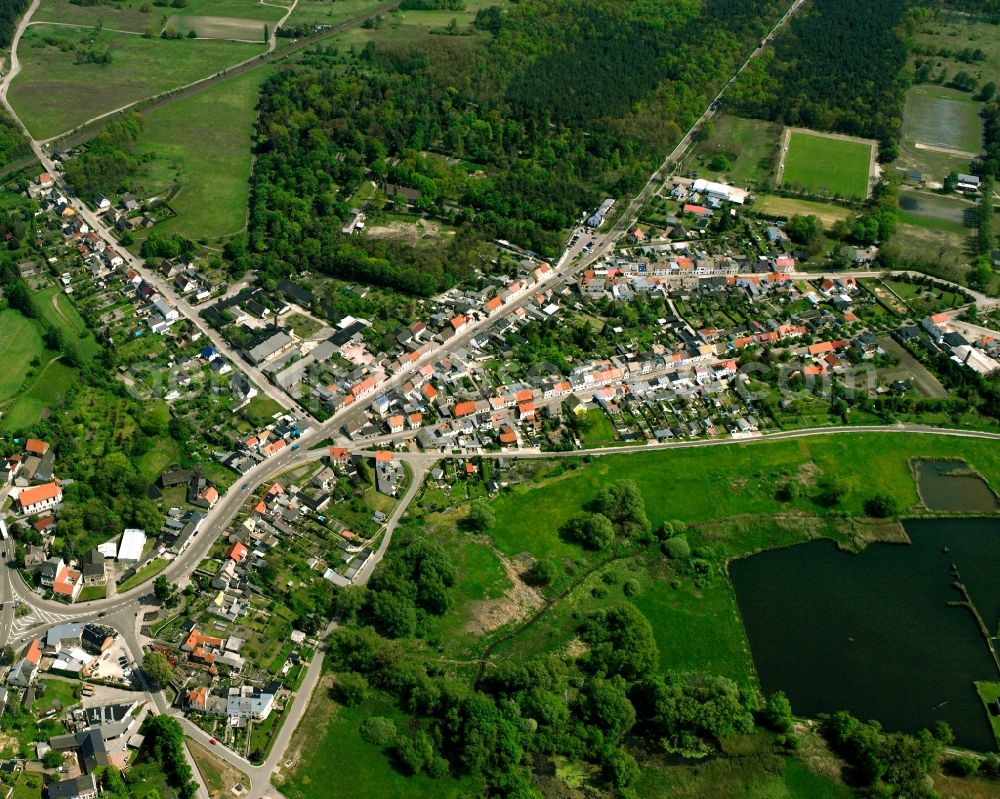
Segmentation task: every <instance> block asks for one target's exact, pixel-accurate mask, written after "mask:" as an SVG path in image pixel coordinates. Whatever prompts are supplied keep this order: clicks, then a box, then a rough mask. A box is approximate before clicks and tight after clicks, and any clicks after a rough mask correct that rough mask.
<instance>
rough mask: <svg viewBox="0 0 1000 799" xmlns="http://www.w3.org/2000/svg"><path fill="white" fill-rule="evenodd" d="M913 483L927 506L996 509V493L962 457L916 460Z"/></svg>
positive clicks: (955, 509)
mask: <svg viewBox="0 0 1000 799" xmlns="http://www.w3.org/2000/svg"><path fill="white" fill-rule="evenodd" d="M916 469H917V487H918V488H919V490H920V498H921V499H923V501H924V505H926V506H927V509H928V510H936V511H952V512H966V513H991V512H993V511H996V510H1000V504H998V503H997V498H996V494H994V493H993V491H992V490H991V489H990V487H989V484H988V483H987V482H986V481H985V480H984V479H983V478H982V476H980V475H979V474H978V473H977V472H975V471H973V470H972V469H970V468H969V467H968V466H967V465H966V463H965V461H960V460H954V461H947V460H941V461H932V460H920V461H917V463H916Z"/></svg>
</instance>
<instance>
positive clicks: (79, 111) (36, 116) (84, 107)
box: [9, 25, 264, 138]
mask: <svg viewBox="0 0 1000 799" xmlns="http://www.w3.org/2000/svg"><path fill="white" fill-rule="evenodd" d="M90 33H91V31H89V30H83V29H81V30H76V29H73V28H62V27H59V28H57V27H54V26H39V25H35V26H32V27H30V28H28V30H27V31H26V32H25V34H24V37H23V38H22V40H21V44H20V45H19V47H18V55H19V56H20V59H21V72H20V73H19V74H18V76H17V78H15V80H14V82H13V84H12V85H11V87H10V98H9V99H10V102H11V104H12V105H13V106H14V109H15V110H16V111H17V113H18V115H19V116H20V117H21V119H22V120H23V121H24V123H25V125H27V127H28V129H29V130H30V131H31V133H32V135H33V136H35V137H36V138H48V137H51V136H55V135H58V134H60V133H63V132H66V131H68V130H71V129H72V128H75V127H76V126H78V125H81V124H82V123H84V122H86V121H88V120H90V119H92V118H94V117H97V116H100V115H101V114H105V113H107V112H109V111H114V110H115V109H117V108H120V107H121V106H123V105H127V104H129V103H132V102H135V101H137V100H142V99H144V98H146V97H151V96H153V95H156V94H159V93H161V92H164V91H166V90H168V89H173V88H177V87H180V86H184V85H186V84H188V83H191V82H192V81H196V80H199V79H201V78H207V77H209V76H211V75H214V74H215V73H217V72H219V71H220V70H223V69H225V68H227V67H230V66H232V65H234V64H237V63H239V62H240V61H244V60H246V59H248V58H251V57H252V56H254V55H256V54H258V53H260V52H262V51H263V49H264V45H263V44H245V43H241V42H226V41H207V40H195V39H180V40H172V41H170V40H166V39H160V38H153V39H146V38H143V37H142V36H135V35H131V34H126V33H113V32H110V31H108V30H104V31H103V32H101V33H100V34H98V36H97V37H96V40H95V41H94V43H93V44H92V45H89V47H91V48H92V49H95V50H97V51H99V52H103V51H104V50H105V49H106V48H107V49H108V50H110V52H111V57H112V62H111V63H110V64H76V63H74V60H75V58H76V55H75V52H74V51H73V50H69V51H66V52H64V51H63V50H62V49H60V48H59V47H54V46H51V45H47V44H45V42H44V41H43V39H44V37H45V36H61V37H65V38H67V39H69V40H71V41H74V42H79V41H81V40H82V38H83V37H84V36H86V35H89V34H90Z"/></svg>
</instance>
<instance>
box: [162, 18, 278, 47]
mask: <svg viewBox="0 0 1000 799" xmlns="http://www.w3.org/2000/svg"><path fill="white" fill-rule="evenodd" d="M166 27H167V28H173V29H174V30H176V31H178V32H180V33H182V34H184V35H185V36H189V35H190V34H191V33H192V32H194V34H195V36H196V37H197V38H199V39H225V40H229V41H233V42H261V43H262V44H266V43H267V39H268V37H269V36H270V34H271V31H272V30H273V26H272V25H271V24H269V23H267V22H262V21H260V20H252V19H234V18H233V17H195V16H191V15H188V14H175V15H174V16H172V17H170V19H168V20H167V24H166Z"/></svg>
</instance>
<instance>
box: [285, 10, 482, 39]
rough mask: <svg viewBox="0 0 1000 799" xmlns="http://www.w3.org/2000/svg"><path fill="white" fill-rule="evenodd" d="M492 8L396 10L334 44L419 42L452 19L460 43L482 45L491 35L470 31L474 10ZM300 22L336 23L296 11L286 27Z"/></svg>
mask: <svg viewBox="0 0 1000 799" xmlns="http://www.w3.org/2000/svg"><path fill="white" fill-rule="evenodd" d="M310 5H311V3H308V2H307V4H306V6H305V9H309V7H310ZM337 5H339V2H338V3H334V8H333V9H332V10H333V13H334V14H337V13H338V11H337V9H336V6H337ZM491 5H496V2H495V0H466V3H465V8H464V10H461V11H458V10H455V11H447V10H446V11H412V10H411V11H399V10H398V9H397V10H394V11H391V12H389V13H388V14H386V15H384V17H385V19H384V21H383V22H382V23H381V24H380V25H378V26H377V27H373V28H363V27H361V26H356V27H354V28H351V29H350V30H348V31H344V32H343V33H342V34H340V35H338V36H337V37H336V39H335V41H336V43H337V46H338V47H340V48H341V49H345V50H346V49H349V48H350V47H352V46H353V47H354V48H355V49H356V50H359V51H360V50H361V49H362V48H363V47H364V46H365V45H366V44H367V43H368V42H370V41H374V42H375V43H376V45H378V43H379V42H385V43H386V44H413V43H419V42H421V41H425V40H426V38H427V37H428V36H435V35H438V34H441V33H444V32H445V31H446V29H447V28H448V27H449V26H450V25H451V22H452V20H455V26H456V30H457V31H458V33H459V35H460V38H461V39H462V40H463V41H465V42H469V44H470V45H474V44H476V43H484V42H487V41H488V40H489V38H490V34H489V33H487V32H486V31H479V30H476V29H475V28H473V27H472V21H473V20H474V19H475V18H476V12H477V11H479V10H480V9H482V8H486V7H487V6H491ZM306 13H309V12H308V11H307V12H306ZM357 13H358V14H361V13H364V10H363V9H362V10H359V11H357ZM350 16H354V14H352V15H350ZM300 19H307V20H308V21H315V23H316V24H336V22H332V23H330V22H327V19H329V18H320V19H315V20H312V19H309V18H308V17H305V18H300V17H299V11H298V9H296V11H295V12H294V13H293V14H292V16H291V17H290V18H289V20H288V24H289V25H294V24H295V23H296V21H297V20H300ZM340 21H343V19H341V20H340ZM282 41H287V42H289V43H290V42H291V41H292V40H291V39H286V40H279V42H278V44H279V47H280V45H281V43H282Z"/></svg>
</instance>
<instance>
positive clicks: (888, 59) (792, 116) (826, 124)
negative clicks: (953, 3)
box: [730, 0, 912, 160]
mask: <svg viewBox="0 0 1000 799" xmlns="http://www.w3.org/2000/svg"><path fill="white" fill-rule="evenodd" d="M911 5H912V4H911V3H910V2H908V0H881V1H880V2H878V3H873V2H871V1H870V0H812V2H810V3H808V4H807V5H806V6H805V7H804V8H803V9H802V10H801V11H800V12H799V13H798V14H796V16H795V17H793V19H792V21H791V22H790V23H789V27H788V30H786V31H784V32H783V33H782V34H781V35H780V36H778V37H777V38H776V39H775V41H774V47H773V48H772V49H769V50H768V51H766V52H765V53H764V55H763V57H762V58H760V59H758V60H757V61H756V62H755V63H754V64H753V65H751V67H749V68H748V69H747V70H746V71H745V72H744V75H743V77H742V78H741V79H740V80H739V81H738V83H737V84H736V86H735V87H734V91H733V93H732V95H731V98H730V99H731V101H732V102H733V103H734V105H735V107H736V110H737V111H739V112H740V113H742V114H745V115H747V116H753V117H760V118H763V119H770V120H774V121H777V122H781V123H784V124H787V125H800V126H802V127H808V128H817V129H820V130H835V131H840V132H842V133H848V134H851V135H855V136H865V137H868V138H873V139H879V140H880V142H881V143H882V147H881V157H882V158H883V159H885V160H892V159H893V158H894V157H895V155H896V152H897V148H896V139H897V137H898V135H899V128H900V125H901V122H902V113H903V100H904V95H905V92H906V88H907V81H906V76H905V72H904V70H903V67H904V66H905V64H906V54H907V49H906V42H905V38H904V32H903V30H902V29H903V27H904V26H905V23H906V21H907V10H908V8H909V7H910V6H911Z"/></svg>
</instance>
